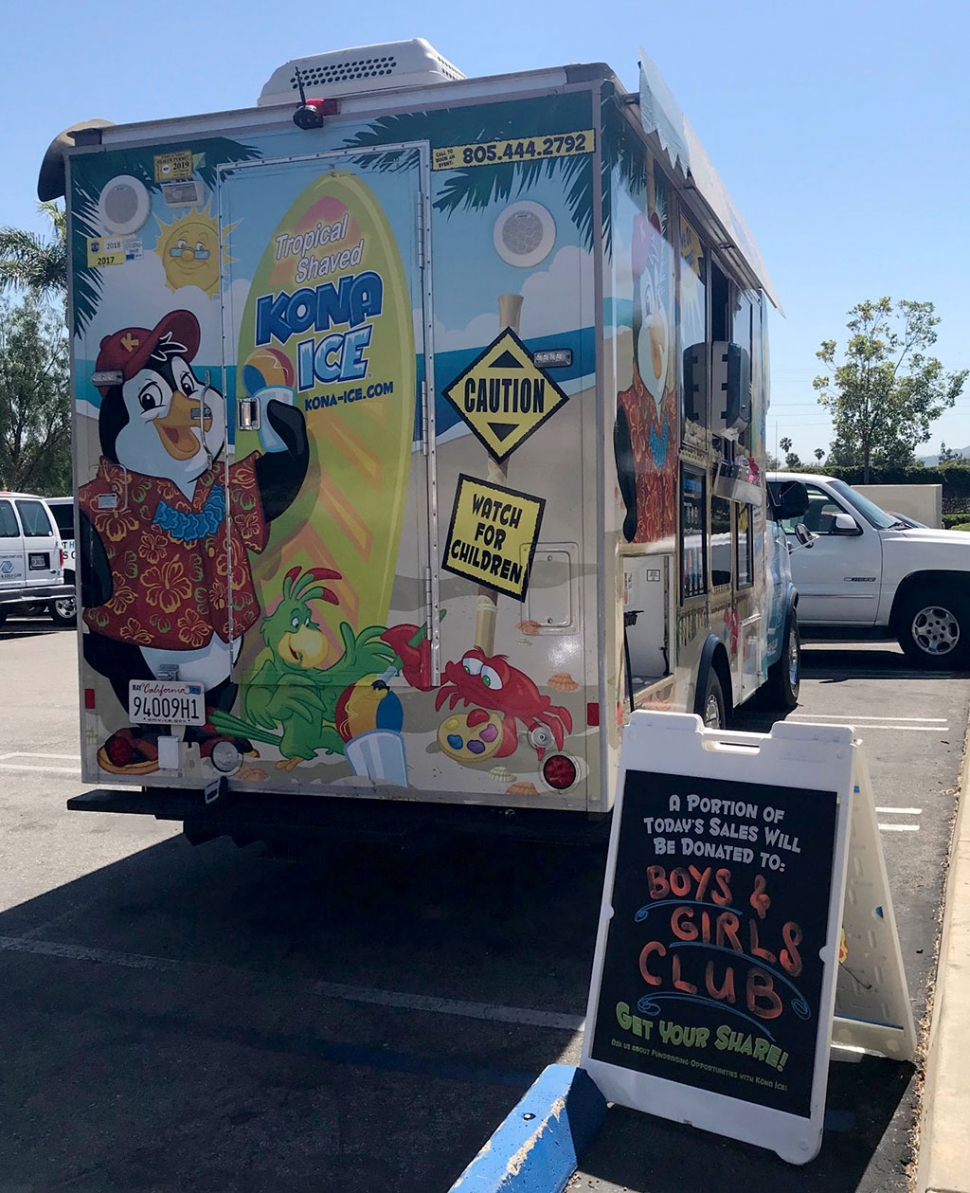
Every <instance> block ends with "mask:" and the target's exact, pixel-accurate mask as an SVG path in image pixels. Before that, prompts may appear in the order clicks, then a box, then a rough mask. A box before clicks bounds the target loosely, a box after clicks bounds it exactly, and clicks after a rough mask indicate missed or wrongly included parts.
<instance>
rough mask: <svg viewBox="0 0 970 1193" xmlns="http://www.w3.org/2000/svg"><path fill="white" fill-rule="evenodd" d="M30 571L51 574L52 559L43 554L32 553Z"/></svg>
mask: <svg viewBox="0 0 970 1193" xmlns="http://www.w3.org/2000/svg"><path fill="white" fill-rule="evenodd" d="M30 570H31V571H32V572H49V571H50V570H51V557H50V556H49V555H47V554H44V553H41V552H37V553H33V552H32V553H31V555H30Z"/></svg>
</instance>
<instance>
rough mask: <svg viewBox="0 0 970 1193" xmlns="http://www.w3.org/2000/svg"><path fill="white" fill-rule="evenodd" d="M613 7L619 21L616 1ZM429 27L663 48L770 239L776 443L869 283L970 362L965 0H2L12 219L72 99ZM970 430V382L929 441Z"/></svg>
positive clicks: (519, 39) (806, 455)
mask: <svg viewBox="0 0 970 1193" xmlns="http://www.w3.org/2000/svg"><path fill="white" fill-rule="evenodd" d="M609 13H612V16H611V19H610V22H609V27H608V28H607V22H606V16H607V15H609ZM411 37H424V38H426V39H427V40H428V41H430V42H431V44H432V45H433V46H434V47H435V48H436V49H437V50H438V51H439V52H440V53H441V54H443V55H444V56H445V57H446V58H448V59H450V61H452V62H453V63H454V64H455V65H456V66H457V67H459V69H460V70H462V71H463V72H464V74H465V75H467V76H469V77H473V76H481V75H491V74H505V73H508V72H513V71H518V70H534V69H539V68H541V67H547V66H560V65H564V64H566V63H574V62H592V61H595V62H606V63H608V64H609V65H610V66H611V67H612V68H613V70H614V71H615V72H616V74H617V76H618V77H619V78H620V80H621V82H622V83H623V84H624V85H625V86H626V87H627V88H628V89H629V90H631V91H635V90H636V89H637V86H638V78H639V71H638V66H637V62H638V47H639V46H641V45H642V46H643V48H644V49H645V50H646V52H647V54H648V55H649V56H650V57H651V58H652V59H653V61H654V62H655V63H656V64H657V66H658V67H659V68H660V70H661V72H662V73H663V75H664V77H665V79H666V81H667V83H668V85H669V87H670V89H671V91H672V92H673V94H674V96H675V97H676V98H677V100H678V102H679V104H680V106H681V108H682V109H683V111H684V113H685V114H686V115H687V117H688V119H689V120H690V122H691V124H692V125H693V127H694V130H695V132H696V133H697V135H698V137H699V138H700V140H701V142H702V143H703V144H704V146H705V148H706V149H707V152H708V154H709V155H710V157H711V159H712V160H713V162H714V164H715V166H716V168H717V169H718V171H719V173H720V175H721V177H722V179H723V180H724V182H725V183H726V184H727V187H728V189H729V190H730V192H731V194H732V196H733V198H734V200H735V203H736V204H737V206H738V208H739V209H740V211H741V213H742V214H743V216H744V217H745V220H746V221H747V223H748V225H749V227H750V228H751V230H752V232H753V234H754V237H755V239H756V240H757V242H758V244H759V246H760V248H761V252H762V256H763V257H764V260H765V262H766V264H767V267H768V271H769V273H770V275H771V278H772V281H773V283H774V287H775V290H776V292H777V294H778V297H779V299H780V301H781V304H782V307H783V308H784V317H781V316H778V315H773V317H772V320H771V327H770V345H771V386H772V392H771V407H770V409H769V413H768V447H769V450H775V447H776V445H777V444H778V442H779V441H780V440H781V439H784V438H786V437H787V438H790V439H791V440H792V441H793V445H794V450H795V451H796V452H798V453H799V454H800V455H801V457H802V459H803V461H805V462H809V461H812V462H813V463H814V460H813V452H814V450H815V449H816V448H822V449H827V448H828V446H829V443H830V440H831V424H830V422H829V419H828V416H827V415H826V414H825V412H824V411H823V410H822V408H821V407H820V406H819V405H818V403H817V401H816V397H815V392H814V390H813V388H812V379H813V377H815V376H816V375H817V374H818V372H819V371H820V366H819V362H818V361H817V360H816V357H815V353H816V352H817V350H818V348H819V345H820V343H821V342H822V341H823V340H826V339H835V340H836V341H837V342H838V343H839V344H840V345H841V344H843V343H844V342H845V336H846V331H845V320H846V317H847V312H848V311H849V309H850V308H851V307H852V306H853V305H855V303H857V302H859V301H861V300H863V299H866V298H878V297H881V296H883V295H888V296H889V297H891V298H893V299H900V298H906V299H914V300H917V301H930V302H933V303H934V304H935V306H936V313H937V315H938V316H939V317H940V319H941V323H940V326H939V328H938V334H939V339H938V341H937V344H936V346H935V349H934V350H933V351H934V352H935V354H936V355H937V356H938V357H939V358H940V360H941V361H942V362H943V365H944V367H945V368H946V369H947V370H955V369H960V368H967V367H970V334H968V329H970V295H968V289H967V285H966V283H965V277H964V275H965V274H966V273H967V267H968V263H970V218H968V209H970V203H968V193H970V68H968V65H967V45H968V44H970V3H968V0H921V2H920V3H919V4H914V3H912V0H909V2H908V3H902V2H901V0H881V2H879V3H876V2H875V0H816V3H814V4H813V5H804V6H803V5H795V4H790V3H784V2H779V0H747V2H746V3H744V4H738V3H735V2H733V0H693V2H692V3H691V4H690V5H689V6H681V5H676V4H644V3H642V0H641V2H638V3H633V2H630V0H619V2H615V3H614V4H613V6H612V8H611V9H610V10H609V12H608V11H607V10H606V9H605V8H601V7H600V6H599V5H594V6H593V7H592V8H589V7H588V6H587V5H580V4H578V3H577V2H576V0H558V3H556V4H555V5H553V4H551V3H549V0H546V2H545V3H540V2H539V0H489V3H488V4H482V5H475V4H469V3H465V4H460V5H459V4H446V3H444V2H443V0H417V2H416V3H412V4H408V5H402V4H400V3H399V2H396V0H395V2H393V3H392V2H391V0H371V2H370V3H369V4H368V5H366V6H359V5H352V6H351V7H350V8H349V9H342V8H339V7H333V6H330V5H315V4H306V3H295V2H294V0H273V3H272V4H267V3H265V0H259V2H257V0H233V3H231V4H225V3H222V4H220V3H213V4H204V5H203V4H200V3H198V0H192V2H189V0H171V2H170V3H168V4H166V5H148V4H144V3H139V2H138V0H136V2H135V3H134V4H133V5H130V6H129V8H128V9H126V10H125V11H124V13H123V14H122V13H120V12H118V11H111V12H109V11H108V10H107V9H105V10H104V14H103V17H102V15H101V14H100V13H99V9H98V6H97V5H96V4H84V5H80V4H77V3H76V0H35V2H34V3H32V4H17V5H12V4H11V5H8V6H7V7H6V11H5V14H4V20H3V37H2V38H0V80H2V82H0V113H2V114H3V116H4V119H3V121H2V127H0V162H2V174H0V226H5V225H12V226H16V227H22V228H30V229H31V230H34V231H37V232H43V231H44V230H45V224H44V221H43V220H42V219H41V218H40V217H39V216H38V215H37V212H36V180H37V171H38V168H39V165H40V161H41V158H42V157H43V154H44V151H45V150H46V148H47V146H48V144H49V143H50V141H51V140H52V138H53V137H54V136H56V135H57V134H58V133H59V132H60V131H61V130H62V129H65V128H67V127H69V126H70V125H71V124H72V123H74V122H76V121H78V120H85V119H90V118H93V117H103V118H105V119H108V120H112V121H114V122H116V123H131V122H135V121H142V120H152V119H156V118H164V117H171V116H182V115H191V114H194V113H202V112H216V111H224V110H230V109H233V108H244V107H250V106H252V105H254V104H255V101H256V98H257V96H258V95H259V92H260V90H261V89H262V86H263V83H264V82H265V81H266V80H267V79H268V78H269V76H270V75H271V74H272V72H273V71H274V70H275V69H276V67H278V66H280V65H282V64H283V63H285V62H287V61H288V60H289V59H291V58H294V57H299V56H302V55H305V54H313V53H321V52H325V51H328V50H336V49H343V48H345V47H349V46H361V45H370V44H374V43H377V42H385V41H396V40H401V39H406V38H411ZM941 440H943V441H945V442H946V444H947V445H948V446H949V447H951V448H962V447H966V446H968V445H970V386H968V390H967V392H965V393H964V394H963V396H961V397H960V398H958V399H957V404H956V406H955V408H954V409H953V410H952V411H949V412H948V413H947V414H945V415H944V416H943V417H942V418H941V419H940V420H939V421H938V422H936V423H935V424H934V426H933V429H932V436H931V439H930V442H929V443H928V444H927V445H926V446H925V447H924V448H920V449H918V453H919V454H930V453H934V452H936V451H938V449H939V445H940V441H941Z"/></svg>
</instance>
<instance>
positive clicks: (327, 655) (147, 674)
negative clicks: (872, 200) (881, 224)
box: [39, 41, 801, 839]
mask: <svg viewBox="0 0 970 1193" xmlns="http://www.w3.org/2000/svg"><path fill="white" fill-rule="evenodd" d="M39 191H40V194H41V196H42V197H44V198H47V199H50V198H54V197H57V196H60V195H65V196H66V200H67V210H68V218H69V230H70V245H71V253H70V258H71V270H70V317H71V320H72V331H73V347H74V352H73V360H74V378H73V382H74V396H75V419H74V442H75V445H76V490H77V492H76V506H77V508H76V513H77V547H78V556H79V559H78V566H79V573H80V575H79V580H80V596H81V602H82V608H81V615H80V627H81V633H80V635H79V641H80V671H81V678H80V689H81V696H82V699H81V708H82V712H81V720H82V723H81V743H82V753H83V771H84V776H85V778H86V780H88V781H90V782H92V783H96V784H105V785H109V786H110V788H111V789H110V790H98V791H95V792H93V793H90V794H89V795H87V796H84V797H80V799H79V800H78V801H75V803H74V805H73V806H75V807H83V808H100V809H105V810H116V811H126V812H131V811H143V812H147V813H152V814H155V815H158V816H165V817H170V818H174V819H181V820H183V821H184V822H185V823H186V825H187V826H188V827H190V828H191V829H192V831H193V832H194V834H195V837H196V839H199V838H201V837H204V836H206V835H212V834H213V833H215V832H232V833H233V834H234V835H237V836H245V835H246V833H247V831H249V830H252V832H253V833H256V834H257V835H258V834H265V833H268V832H270V831H273V832H281V831H282V830H283V828H285V827H286V825H289V826H290V827H292V826H294V825H298V826H300V828H301V831H306V832H313V831H316V830H317V829H318V828H319V827H320V826H322V825H325V824H326V822H327V818H328V815H330V814H331V813H330V812H328V806H329V808H330V809H331V810H332V809H335V808H337V807H340V806H344V807H345V806H348V801H350V800H351V799H352V798H353V797H370V804H371V806H372V807H379V806H382V805H383V806H389V805H390V803H391V802H392V801H397V805H396V806H397V808H398V810H399V812H400V809H401V808H402V807H403V806H404V805H403V804H402V801H407V807H408V808H409V809H414V807H415V804H416V803H423V804H424V805H425V810H426V811H427V805H429V804H436V805H438V807H439V810H440V809H441V808H442V807H443V806H444V805H466V806H467V805H478V806H479V810H478V812H476V813H473V814H472V815H479V816H484V814H483V813H482V812H481V809H482V807H484V808H486V809H493V810H494V809H498V810H500V811H502V812H507V811H508V810H509V809H519V810H522V811H523V812H525V813H526V815H527V814H528V813H527V810H530V809H531V810H542V811H543V812H549V811H552V810H555V811H557V812H559V813H561V812H563V811H570V810H572V811H576V812H582V813H604V812H607V811H608V810H609V809H610V807H611V805H612V801H613V793H614V784H615V775H616V765H617V758H618V752H619V746H620V740H621V736H622V733H623V726H624V721H625V719H626V718H627V716H628V714H629V711H630V710H631V709H633V708H657V709H673V710H685V709H686V710H689V711H696V712H698V713H699V714H701V716H702V717H703V718H704V720H705V721H706V722H707V723H708V724H712V725H721V724H723V723H724V722H725V720H726V718H727V717H728V716H729V715H730V712H731V710H732V708H733V707H734V706H736V705H738V704H740V703H741V702H742V701H745V700H747V699H748V698H749V697H750V696H752V695H753V694H754V693H755V692H757V691H759V689H761V688H763V687H764V686H765V685H766V684H767V685H768V687H769V689H770V691H771V693H772V695H773V697H774V698H775V699H776V700H777V701H780V702H781V703H782V704H783V705H785V706H789V707H790V706H792V705H793V704H794V702H795V700H796V698H797V690H798V632H797V625H796V619H795V600H796V598H795V594H794V592H793V590H792V588H791V584H790V578H789V572H788V554H787V550H786V549H785V546H784V539H783V536H782V538H781V540H780V545H779V543H778V541H777V540H776V537H775V524H774V522H773V520H772V519H773V516H776V515H777V516H780V515H781V514H783V513H785V512H786V511H784V510H778V509H776V510H772V509H771V508H770V507H769V503H768V499H767V497H766V486H765V480H764V459H765V410H766V404H767V375H766V342H765V325H766V317H767V311H766V307H767V302H768V301H773V296H772V291H771V286H770V282H769V279H768V276H767V273H766V271H765V269H764V266H763V264H762V261H761V257H760V255H759V253H758V250H757V248H756V247H755V245H754V242H753V240H752V239H751V236H750V234H749V233H748V231H747V229H746V227H745V225H744V223H743V221H742V220H741V218H740V216H739V215H738V213H737V212H736V210H735V208H734V206H733V204H732V203H731V200H730V198H729V197H728V195H727V193H726V191H725V189H724V187H723V185H722V184H721V182H720V180H719V179H718V176H717V174H716V173H715V171H714V169H713V167H712V166H711V163H710V161H709V160H708V158H707V156H706V155H705V153H704V151H703V149H702V148H701V146H700V145H699V144H698V142H697V140H696V138H695V137H694V134H693V132H692V130H691V128H690V126H689V125H688V124H687V122H686V121H685V119H684V118H683V116H682V115H681V113H680V112H679V110H678V109H677V108H676V105H675V104H674V103H673V101H672V100H671V98H670V96H669V92H668V91H667V89H666V87H665V86H664V85H663V82H662V80H661V79H660V77H659V75H658V74H657V72H656V69H655V68H654V67H653V65H652V64H651V63H649V61H647V60H646V59H644V61H643V64H642V81H641V86H640V91H639V93H638V94H628V93H627V92H626V91H625V90H624V89H623V87H622V86H621V85H620V84H619V82H618V81H617V79H616V77H615V75H614V74H613V72H612V71H611V70H610V69H609V68H608V67H606V66H604V65H602V64H594V65H585V66H566V67H559V68H556V69H550V70H537V71H534V72H527V73H520V74H514V75H499V76H496V77H492V78H482V79H466V78H465V77H464V76H463V75H462V74H461V72H460V71H458V70H457V69H456V68H455V67H453V66H452V65H451V64H450V63H449V62H447V61H446V60H445V59H443V58H442V57H441V56H440V55H439V54H437V53H436V52H435V51H434V50H433V49H432V48H431V47H430V46H429V45H428V44H427V43H426V42H424V41H410V42H399V43H394V44H388V45H381V46H370V47H366V48H363V49H354V50H347V51H341V52H339V53H330V54H322V55H318V56H316V57H307V58H301V59H297V60H296V61H293V62H289V63H287V64H286V65H285V66H282V67H280V68H279V69H278V70H276V71H275V72H274V73H273V74H272V76H271V77H270V79H269V81H268V82H267V83H266V85H265V86H264V88H263V90H262V93H261V95H260V96H259V100H258V102H257V104H256V106H255V107H252V108H249V109H245V110H242V111H235V112H220V113H217V114H212V115H202V116H197V117H190V118H178V119H172V120H161V121H154V122H152V123H147V124H130V125H123V124H112V123H110V122H108V121H103V120H102V121H90V122H87V123H85V124H80V125H76V126H72V127H71V128H70V129H69V130H68V131H67V132H66V133H65V134H62V135H61V136H59V137H58V138H56V139H55V141H54V142H53V144H52V145H51V147H50V149H49V151H48V153H47V155H46V157H45V159H44V163H43V167H42V171H41V177H40V186H39ZM787 512H788V513H789V514H791V513H792V511H787ZM794 512H795V513H800V512H801V510H796V511H794ZM311 797H316V798H311ZM325 797H330V799H329V800H328V799H327V798H325ZM334 797H341V798H339V803H338V799H336V798H334ZM552 819H554V820H556V821H560V822H561V817H553V818H552ZM254 826H256V827H254ZM274 826H275V827H274Z"/></svg>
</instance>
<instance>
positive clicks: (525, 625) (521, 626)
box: [515, 621, 542, 634]
mask: <svg viewBox="0 0 970 1193" xmlns="http://www.w3.org/2000/svg"><path fill="white" fill-rule="evenodd" d="M515 628H516V629H517V630H521V631H522V633H523V634H538V632H539V631H540V630H541V629H542V626H540V625H539V623H538V622H537V621H517V622H516V623H515Z"/></svg>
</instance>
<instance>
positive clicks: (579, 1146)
mask: <svg viewBox="0 0 970 1193" xmlns="http://www.w3.org/2000/svg"><path fill="white" fill-rule="evenodd" d="M605 1117H606V1102H605V1101H604V1100H603V1095H602V1094H601V1093H600V1092H599V1090H598V1089H597V1088H596V1086H595V1085H594V1083H593V1079H592V1078H591V1077H590V1076H589V1074H588V1073H586V1072H585V1071H584V1070H583V1069H577V1068H574V1067H573V1066H572V1065H548V1066H547V1067H546V1068H545V1069H543V1071H542V1072H541V1073H540V1074H539V1076H538V1077H537V1078H536V1080H535V1081H534V1082H533V1083H532V1085H531V1087H530V1088H529V1089H528V1090H527V1092H526V1093H525V1095H524V1097H523V1098H522V1100H521V1101H520V1102H519V1104H518V1105H517V1106H516V1107H515V1109H514V1110H512V1111H511V1112H510V1114H509V1115H508V1117H507V1118H506V1119H505V1121H504V1122H503V1123H502V1124H501V1125H500V1126H498V1127H497V1128H496V1129H495V1132H494V1134H493V1135H492V1137H491V1139H490V1140H489V1141H488V1143H486V1144H485V1146H484V1147H483V1148H482V1150H481V1151H480V1152H479V1153H478V1155H477V1156H476V1157H475V1159H474V1160H472V1162H471V1163H470V1164H469V1165H468V1167H467V1168H466V1169H465V1171H464V1172H463V1173H462V1174H461V1176H460V1177H459V1178H458V1180H457V1181H455V1183H454V1184H453V1185H452V1187H451V1191H450V1193H561V1190H562V1189H564V1188H565V1186H566V1182H567V1181H568V1180H569V1179H570V1177H571V1176H572V1175H573V1173H574V1172H575V1171H576V1167H577V1165H578V1163H579V1160H580V1158H581V1157H582V1154H583V1152H584V1151H585V1150H586V1148H587V1147H589V1145H590V1143H591V1142H592V1139H593V1136H594V1135H595V1134H596V1132H597V1131H598V1130H599V1128H600V1126H601V1124H602V1122H603V1119H604V1118H605Z"/></svg>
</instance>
